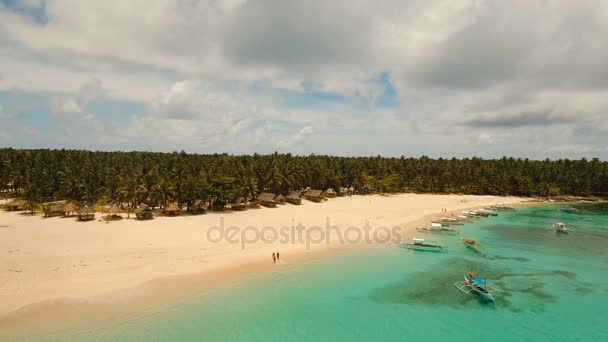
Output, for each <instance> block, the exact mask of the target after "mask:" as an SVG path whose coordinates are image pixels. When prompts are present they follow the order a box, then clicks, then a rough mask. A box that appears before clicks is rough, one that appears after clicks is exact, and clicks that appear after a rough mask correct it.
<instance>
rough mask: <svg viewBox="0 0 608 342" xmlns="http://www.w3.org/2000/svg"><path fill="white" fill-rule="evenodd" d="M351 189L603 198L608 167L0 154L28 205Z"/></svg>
mask: <svg viewBox="0 0 608 342" xmlns="http://www.w3.org/2000/svg"><path fill="white" fill-rule="evenodd" d="M351 186H352V187H354V188H355V189H356V190H362V189H364V190H371V191H376V192H402V191H407V192H421V193H429V192H433V193H463V194H487V195H519V196H556V195H579V196H587V195H601V196H603V195H607V194H608V163H607V162H602V161H599V160H597V159H593V160H586V159H582V160H567V159H566V160H555V161H551V160H544V161H535V160H528V159H514V158H502V159H494V160H484V159H479V158H471V159H468V158H465V159H441V158H440V159H431V158H428V157H421V158H406V157H401V158H385V157H380V156H377V157H334V156H320V155H310V156H294V155H291V154H276V153H275V154H271V155H257V154H256V155H252V156H232V155H226V154H213V155H197V154H186V153H184V152H180V153H178V152H174V153H154V152H90V151H79V150H44V149H39V150H17V149H0V188H1V189H2V191H4V192H14V193H16V195H17V196H20V197H23V198H25V199H27V200H29V201H30V202H33V203H39V202H43V201H50V200H58V199H66V200H71V201H74V202H88V203H95V202H97V201H104V202H107V203H119V204H121V205H124V206H131V207H132V206H136V205H137V204H139V203H148V204H151V205H160V206H164V205H166V204H167V203H170V202H178V203H179V204H180V205H182V206H190V205H191V204H192V203H193V202H194V201H196V200H199V199H202V200H205V201H209V202H210V203H229V202H231V201H232V200H234V199H235V198H237V197H245V198H252V197H255V196H256V195H257V194H258V193H259V192H261V191H269V192H274V193H287V192H288V191H290V190H298V189H302V188H305V187H312V188H318V189H327V188H333V189H337V190H339V189H340V188H341V187H351Z"/></svg>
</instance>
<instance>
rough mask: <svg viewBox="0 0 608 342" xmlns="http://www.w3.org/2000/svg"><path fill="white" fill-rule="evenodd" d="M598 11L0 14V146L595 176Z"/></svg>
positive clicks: (227, 8)
mask: <svg viewBox="0 0 608 342" xmlns="http://www.w3.org/2000/svg"><path fill="white" fill-rule="evenodd" d="M606 37H608V3H606V2H601V1H587V0H577V1H571V0H563V1H560V0H538V1H535V0H512V1H484V0H468V1H459V0H445V1H444V0H376V1H362V0H348V1H342V0H333V1H325V0H307V1H301V0H297V1H296V0H280V1H277V0H182V1H173V0H130V1H124V0H104V1H81V0H0V147H16V148H76V149H91V150H128V151H130V150H147V151H165V152H170V151H181V150H184V151H186V152H189V153H230V154H251V153H260V154H265V153H273V152H275V151H277V152H281V153H287V152H289V153H293V154H305V155H307V154H311V153H314V154H332V155H341V156H352V155H355V156H361V155H384V156H401V155H405V156H413V157H417V156H422V155H427V156H431V157H471V156H480V157H484V158H500V157H502V156H514V157H527V158H533V159H545V158H551V159H557V158H571V159H573V158H581V157H586V158H594V157H597V158H600V159H603V160H608V138H607V136H608V62H607V61H608V44H606Z"/></svg>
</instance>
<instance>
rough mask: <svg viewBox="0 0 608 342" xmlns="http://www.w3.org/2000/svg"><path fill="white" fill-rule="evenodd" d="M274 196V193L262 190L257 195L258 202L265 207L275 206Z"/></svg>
mask: <svg viewBox="0 0 608 342" xmlns="http://www.w3.org/2000/svg"><path fill="white" fill-rule="evenodd" d="M276 198H277V196H276V195H275V194H271V193H269V192H262V193H261V194H260V195H259V196H258V202H260V204H261V205H263V206H265V207H269V208H274V207H276V206H277V200H276Z"/></svg>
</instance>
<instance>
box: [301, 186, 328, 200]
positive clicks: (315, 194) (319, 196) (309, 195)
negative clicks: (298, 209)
mask: <svg viewBox="0 0 608 342" xmlns="http://www.w3.org/2000/svg"><path fill="white" fill-rule="evenodd" d="M304 197H305V198H306V199H307V200H309V201H313V202H322V201H324V200H325V196H324V194H323V191H322V190H315V189H310V190H308V191H306V192H305V193H304Z"/></svg>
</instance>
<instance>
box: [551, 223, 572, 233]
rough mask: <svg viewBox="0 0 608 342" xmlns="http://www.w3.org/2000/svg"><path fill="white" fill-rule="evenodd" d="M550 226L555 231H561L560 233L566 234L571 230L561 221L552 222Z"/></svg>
mask: <svg viewBox="0 0 608 342" xmlns="http://www.w3.org/2000/svg"><path fill="white" fill-rule="evenodd" d="M551 228H552V229H553V230H555V231H556V232H558V233H562V234H568V233H569V232H571V231H572V229H571V228H568V227H566V225H565V224H564V223H561V222H558V223H554V224H553V226H552V227H551Z"/></svg>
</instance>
